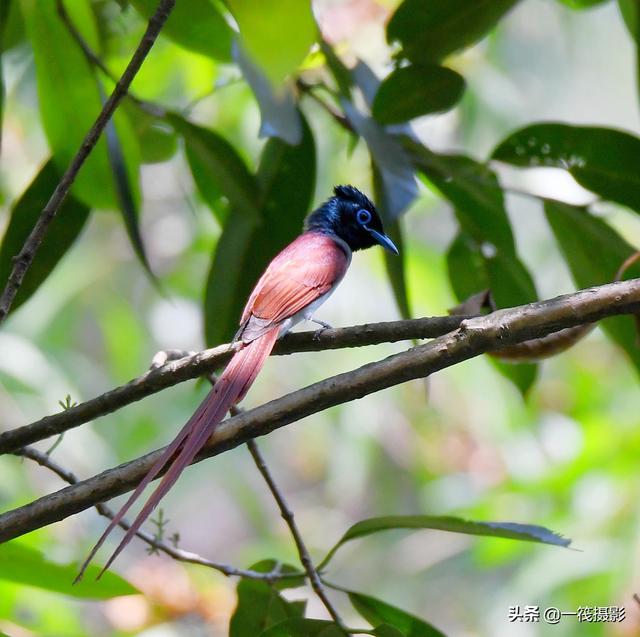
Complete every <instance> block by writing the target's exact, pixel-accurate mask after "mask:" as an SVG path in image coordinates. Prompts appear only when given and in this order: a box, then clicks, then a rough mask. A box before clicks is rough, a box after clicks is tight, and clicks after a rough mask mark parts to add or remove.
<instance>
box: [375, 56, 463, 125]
mask: <svg viewBox="0 0 640 637" xmlns="http://www.w3.org/2000/svg"><path fill="white" fill-rule="evenodd" d="M464 87H465V82H464V78H463V77H462V76H461V75H458V73H456V72H455V71H452V70H451V69H448V68H445V67H443V66H438V65H436V64H426V65H420V66H415V65H411V66H406V67H401V68H397V69H395V70H394V71H393V72H392V73H391V74H390V75H388V76H387V77H386V78H385V79H384V81H383V82H382V84H381V85H380V88H379V89H378V91H377V93H376V96H375V99H374V101H373V116H374V117H375V118H376V119H377V120H378V121H379V122H380V123H381V124H398V123H401V122H407V121H409V120H411V119H414V118H415V117H420V116H421V115H429V114H431V113H440V112H442V111H447V110H449V109H450V108H452V107H453V106H455V104H457V102H458V101H459V100H460V98H461V97H462V94H463V92H464Z"/></svg>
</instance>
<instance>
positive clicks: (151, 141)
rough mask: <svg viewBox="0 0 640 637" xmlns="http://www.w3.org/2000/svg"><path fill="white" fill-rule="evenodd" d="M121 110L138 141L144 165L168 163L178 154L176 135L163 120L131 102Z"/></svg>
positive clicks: (126, 103) (125, 103)
mask: <svg viewBox="0 0 640 637" xmlns="http://www.w3.org/2000/svg"><path fill="white" fill-rule="evenodd" d="M121 108H122V109H123V111H124V112H125V113H126V115H127V118H128V120H129V122H130V123H131V127H132V130H133V133H134V134H135V136H136V139H137V140H138V146H139V147H140V160H141V162H142V163H143V164H155V163H159V162H163V161H168V160H169V159H171V158H172V157H173V156H174V155H175V154H176V150H177V149H178V143H177V137H176V133H175V131H174V130H173V129H172V128H171V126H169V125H168V124H167V122H166V121H165V120H164V119H163V118H160V117H154V116H153V115H150V114H149V113H146V112H145V111H143V110H141V109H140V108H138V107H137V106H133V105H132V104H131V103H129V102H124V104H122V106H121Z"/></svg>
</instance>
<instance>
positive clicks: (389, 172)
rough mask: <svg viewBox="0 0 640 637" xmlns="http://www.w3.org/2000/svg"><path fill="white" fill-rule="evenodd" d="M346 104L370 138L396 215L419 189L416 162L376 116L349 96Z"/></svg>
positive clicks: (354, 121)
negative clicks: (415, 169)
mask: <svg viewBox="0 0 640 637" xmlns="http://www.w3.org/2000/svg"><path fill="white" fill-rule="evenodd" d="M342 108H343V109H344V112H345V114H346V116H347V117H348V119H349V121H350V122H351V124H352V126H353V127H354V128H355V129H356V131H357V132H358V134H359V135H361V136H362V137H363V138H364V140H365V141H366V142H367V146H368V148H369V152H370V153H371V157H372V159H373V161H374V162H375V163H376V165H377V167H378V169H379V171H380V176H381V179H382V181H383V183H384V187H385V191H386V201H387V204H386V205H387V210H388V214H389V217H390V218H391V219H396V218H397V217H399V216H400V215H401V214H402V213H403V212H404V211H405V210H406V209H407V208H408V206H409V205H410V204H411V202H412V201H413V200H414V199H415V197H416V194H417V192H418V189H417V186H416V182H415V177H414V171H413V165H412V164H411V162H410V161H409V158H408V157H407V155H406V153H405V152H404V150H403V149H402V147H401V146H400V144H399V143H398V142H397V141H396V140H395V138H394V137H393V136H392V135H391V134H390V133H387V132H386V131H385V130H384V128H382V126H380V124H378V123H377V122H376V121H375V120H374V119H373V118H371V117H368V116H366V115H364V114H362V113H361V112H360V111H358V109H356V107H355V106H354V105H353V104H352V103H351V102H347V101H346V100H343V101H342Z"/></svg>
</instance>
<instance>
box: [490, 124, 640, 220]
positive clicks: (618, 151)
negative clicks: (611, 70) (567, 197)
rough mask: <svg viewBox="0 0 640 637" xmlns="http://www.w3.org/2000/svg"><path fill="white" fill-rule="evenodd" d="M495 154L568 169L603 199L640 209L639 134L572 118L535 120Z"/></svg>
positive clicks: (522, 162)
mask: <svg viewBox="0 0 640 637" xmlns="http://www.w3.org/2000/svg"><path fill="white" fill-rule="evenodd" d="M492 157H493V159H497V160H499V161H504V162H507V163H509V164H513V165H515V166H523V167H537V166H551V167H555V168H564V169H566V170H567V171H568V172H569V173H570V174H571V175H572V176H573V177H574V179H575V180H576V181H577V182H578V183H579V184H581V185H582V186H584V187H585V188H587V189H588V190H591V191H592V192H594V193H596V194H597V195H600V196H601V197H602V198H603V199H609V200H611V201H616V202H617V203H620V204H623V205H625V206H629V207H630V208H633V209H634V210H636V211H640V173H638V171H637V170H636V167H637V166H638V164H639V162H640V139H638V138H637V137H635V136H633V135H631V134H630V133H625V132H623V131H619V130H614V129H610V128H599V127H594V126H571V125H569V124H558V123H548V124H533V125H531V126H527V127H526V128H523V129H522V130H519V131H517V132H515V133H513V134H512V135H510V136H509V137H507V139H505V140H504V141H503V142H501V143H500V145H499V146H498V147H497V148H496V149H495V150H494V151H493V155H492Z"/></svg>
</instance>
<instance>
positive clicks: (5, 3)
mask: <svg viewBox="0 0 640 637" xmlns="http://www.w3.org/2000/svg"><path fill="white" fill-rule="evenodd" d="M10 9H11V0H0V52H2V51H4V46H3V45H4V40H5V30H6V27H7V19H8V17H9V11H10ZM4 100H5V88H4V75H3V73H2V55H1V54H0V155H1V154H2V128H3V126H2V124H3V118H2V116H3V114H4Z"/></svg>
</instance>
